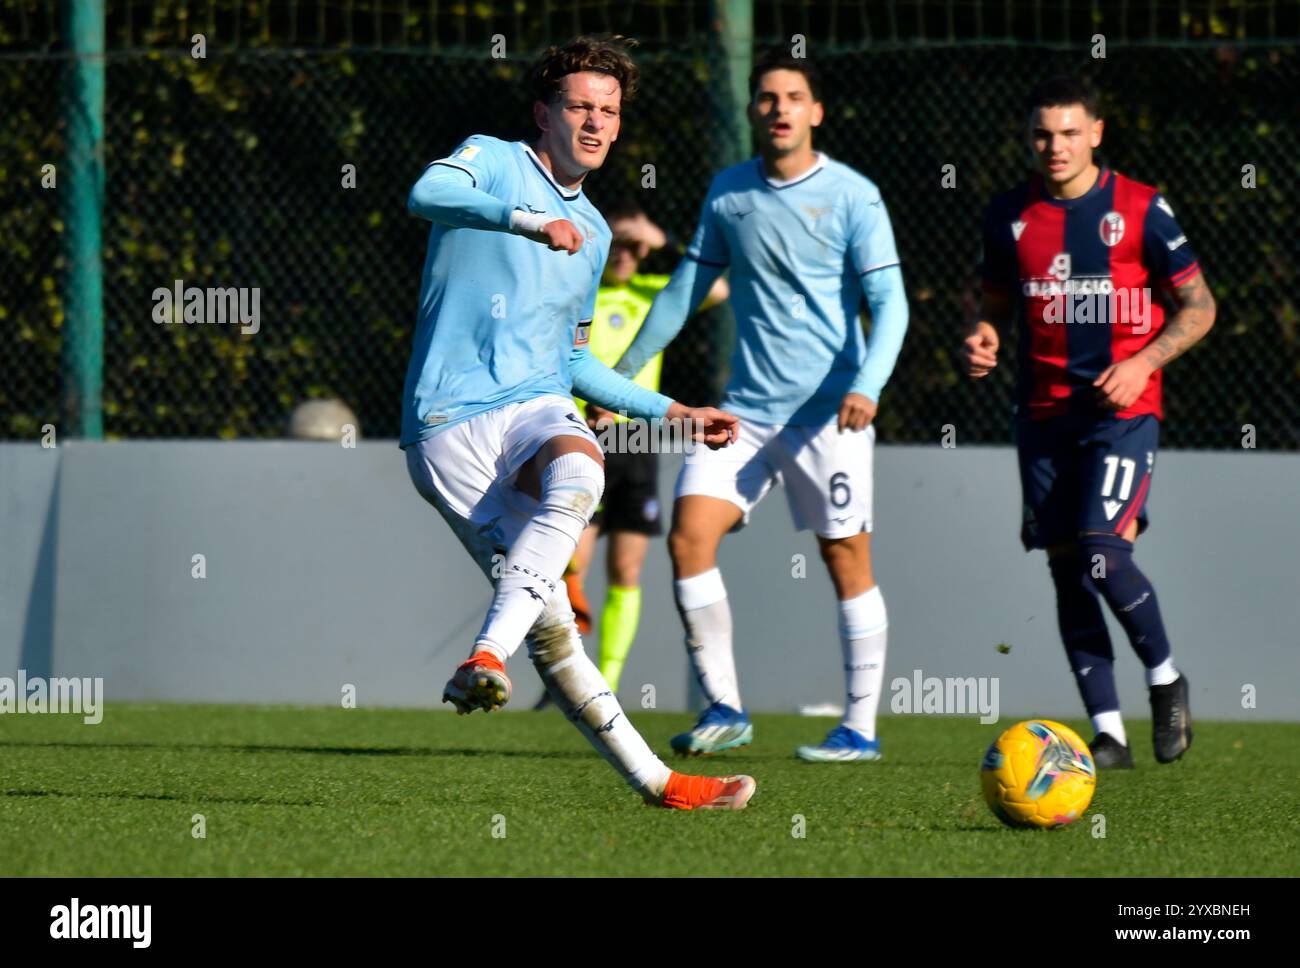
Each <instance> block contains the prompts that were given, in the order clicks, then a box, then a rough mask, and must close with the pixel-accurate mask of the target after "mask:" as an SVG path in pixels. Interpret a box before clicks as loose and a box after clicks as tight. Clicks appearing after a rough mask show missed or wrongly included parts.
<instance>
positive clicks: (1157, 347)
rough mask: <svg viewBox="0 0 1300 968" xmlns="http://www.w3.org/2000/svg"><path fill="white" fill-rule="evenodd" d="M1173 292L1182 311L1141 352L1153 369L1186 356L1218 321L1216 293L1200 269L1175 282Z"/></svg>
mask: <svg viewBox="0 0 1300 968" xmlns="http://www.w3.org/2000/svg"><path fill="white" fill-rule="evenodd" d="M1173 296H1174V302H1175V303H1177V304H1178V311H1177V312H1176V313H1175V314H1174V317H1173V319H1171V320H1169V321H1168V322H1167V323H1165V325H1164V326H1163V327H1162V328H1161V330H1160V335H1159V336H1157V337H1156V338H1155V339H1153V340H1152V341H1151V342H1150V343H1149V344H1148V345H1147V347H1146V349H1144V350H1143V351H1142V354H1141V355H1142V356H1143V357H1145V358H1146V361H1147V362H1148V363H1149V364H1151V369H1152V370H1158V369H1160V368H1161V367H1162V366H1164V365H1165V364H1166V363H1168V362H1170V361H1171V360H1176V359H1177V358H1178V357H1180V356H1182V355H1183V354H1184V353H1186V352H1187V351H1188V350H1189V349H1191V348H1192V347H1193V346H1195V345H1196V344H1197V343H1199V342H1200V341H1201V340H1202V339H1203V338H1204V337H1205V334H1206V333H1208V332H1209V331H1210V327H1211V326H1213V325H1214V296H1213V295H1212V294H1211V293H1210V287H1209V286H1207V285H1206V284H1205V276H1204V274H1202V273H1200V272H1198V273H1197V274H1196V275H1194V276H1192V278H1190V279H1188V280H1187V281H1186V282H1184V283H1183V284H1182V285H1181V286H1175V287H1174V291H1173Z"/></svg>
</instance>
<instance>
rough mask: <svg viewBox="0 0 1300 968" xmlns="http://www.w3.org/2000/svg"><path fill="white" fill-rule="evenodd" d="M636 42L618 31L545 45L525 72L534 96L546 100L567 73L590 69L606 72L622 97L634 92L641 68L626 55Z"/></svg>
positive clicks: (627, 98) (628, 97)
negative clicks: (535, 61) (619, 90)
mask: <svg viewBox="0 0 1300 968" xmlns="http://www.w3.org/2000/svg"><path fill="white" fill-rule="evenodd" d="M636 44H637V42H636V41H635V40H633V39H632V38H630V37H624V36H622V35H621V34H612V35H608V36H599V37H593V36H587V35H584V36H582V37H575V38H573V40H570V41H569V42H568V43H566V44H562V45H561V46H559V47H549V48H547V50H546V53H544V54H542V56H541V58H539V59H538V61H537V63H536V64H534V65H533V69H532V71H531V72H530V73H529V77H528V83H529V86H530V87H531V88H532V91H533V94H534V95H535V96H536V98H537V100H539V101H542V102H545V103H547V104H549V103H550V102H552V101H554V100H555V99H556V98H557V97H559V95H560V90H561V81H563V80H564V78H565V77H567V76H568V75H570V74H577V73H579V72H582V71H594V72H595V73H597V74H608V75H609V76H610V77H612V78H614V79H615V80H617V81H618V83H619V86H620V87H621V88H622V89H623V100H624V101H630V100H632V98H633V97H634V96H635V95H636V86H637V80H638V79H639V78H640V75H641V72H640V71H639V70H638V69H637V66H636V64H635V62H633V60H632V58H631V57H630V56H629V55H628V49H629V48H632V47H635V46H636Z"/></svg>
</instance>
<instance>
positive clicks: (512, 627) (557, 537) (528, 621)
mask: <svg viewBox="0 0 1300 968" xmlns="http://www.w3.org/2000/svg"><path fill="white" fill-rule="evenodd" d="M604 490H605V473H604V471H603V469H602V468H601V466H600V465H599V464H598V463H596V461H595V460H594V459H592V458H591V457H588V456H587V455H586V454H580V453H570V454H561V455H560V456H559V457H557V458H555V459H554V460H553V461H551V462H550V463H549V464H547V465H546V470H544V471H543V472H542V499H541V501H540V502H539V503H538V507H537V513H536V514H534V515H533V517H532V519H531V520H530V521H529V522H528V523H527V524H526V525H524V528H523V530H522V531H521V532H519V537H518V538H516V539H515V542H514V544H513V545H511V547H510V553H509V554H507V555H506V560H505V563H504V565H503V566H502V569H501V577H500V578H499V579H498V580H497V588H496V594H495V595H493V597H492V605H491V606H490V607H489V608H488V613H487V618H486V619H485V620H484V622H483V630H482V631H481V632H479V634H478V638H477V639H476V640H475V642H474V648H475V650H476V651H477V650H479V649H489V650H491V651H492V652H494V653H496V654H497V656H498V657H500V659H501V660H502V661H503V662H504V661H505V660H506V659H508V658H510V656H512V655H514V653H515V650H516V649H518V648H519V644H520V643H521V642H522V641H523V640H524V636H525V635H526V634H527V633H528V630H529V629H530V628H532V625H533V623H534V622H536V621H537V617H538V616H539V615H541V614H542V609H543V608H545V607H546V603H547V602H548V601H549V600H550V598H551V596H552V595H553V594H554V593H555V586H556V585H557V584H559V582H560V579H561V578H562V577H563V575H564V568H565V566H566V565H567V564H568V563H569V560H570V559H571V558H573V552H574V550H575V549H576V548H577V547H578V538H579V537H580V536H581V534H582V531H583V529H584V528H585V527H586V526H587V522H588V521H590V520H591V514H592V511H594V510H595V507H596V505H597V504H598V503H599V501H600V496H601V494H602V493H603V492H604Z"/></svg>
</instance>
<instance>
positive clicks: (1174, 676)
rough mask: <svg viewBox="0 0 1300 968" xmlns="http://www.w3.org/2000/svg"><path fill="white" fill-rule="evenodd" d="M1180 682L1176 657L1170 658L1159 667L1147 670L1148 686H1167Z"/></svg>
mask: <svg viewBox="0 0 1300 968" xmlns="http://www.w3.org/2000/svg"><path fill="white" fill-rule="evenodd" d="M1177 681H1178V670H1177V669H1176V668H1175V667H1174V657H1173V656H1170V657H1169V658H1168V659H1165V661H1164V662H1162V663H1160V664H1159V665H1158V666H1155V667H1154V668H1151V669H1148V670H1147V685H1148V686H1167V685H1169V683H1171V682H1177Z"/></svg>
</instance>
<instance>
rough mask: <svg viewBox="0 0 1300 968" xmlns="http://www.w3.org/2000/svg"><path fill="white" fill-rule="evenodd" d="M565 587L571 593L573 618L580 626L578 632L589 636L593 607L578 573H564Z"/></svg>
mask: <svg viewBox="0 0 1300 968" xmlns="http://www.w3.org/2000/svg"><path fill="white" fill-rule="evenodd" d="M564 587H565V590H566V591H568V593H569V606H570V607H571V608H572V609H573V618H574V621H575V622H577V624H578V631H579V632H581V633H582V634H583V635H589V634H590V633H591V605H590V603H588V601H587V593H586V592H584V591H583V590H582V579H581V578H580V577H579V576H578V573H577V572H576V571H566V572H565V573H564Z"/></svg>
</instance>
